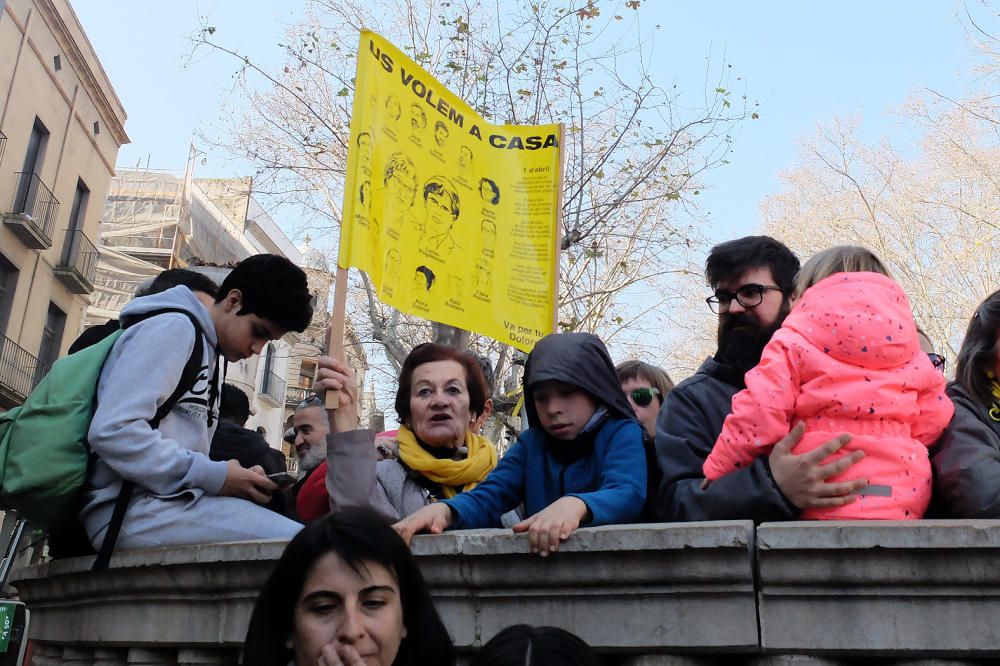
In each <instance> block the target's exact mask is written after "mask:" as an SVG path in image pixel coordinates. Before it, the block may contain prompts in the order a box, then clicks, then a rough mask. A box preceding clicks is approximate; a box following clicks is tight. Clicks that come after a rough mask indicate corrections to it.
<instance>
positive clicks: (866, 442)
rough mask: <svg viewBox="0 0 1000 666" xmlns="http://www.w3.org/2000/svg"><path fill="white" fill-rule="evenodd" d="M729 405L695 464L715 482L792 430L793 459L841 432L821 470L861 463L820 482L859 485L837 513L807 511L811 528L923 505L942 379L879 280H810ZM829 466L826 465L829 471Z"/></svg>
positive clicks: (943, 409)
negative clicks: (798, 431)
mask: <svg viewBox="0 0 1000 666" xmlns="http://www.w3.org/2000/svg"><path fill="white" fill-rule="evenodd" d="M746 385H747V388H746V389H744V390H743V391H740V392H739V393H737V394H736V395H735V396H733V411H732V413H731V414H730V415H729V416H727V417H726V421H725V424H724V425H723V427H722V433H721V434H720V435H719V439H718V440H717V441H716V443H715V447H714V448H713V449H712V453H711V454H710V455H709V456H708V458H707V459H706V460H705V464H704V466H703V467H702V471H703V472H704V474H705V478H706V479H708V480H710V481H711V480H715V479H718V478H719V477H722V476H725V475H726V474H729V473H730V472H733V471H735V470H736V469H738V468H741V467H746V466H747V465H749V464H750V463H751V462H752V461H753V459H754V458H756V457H757V456H762V455H767V454H768V453H770V451H771V447H772V446H773V445H774V443H775V442H777V441H778V440H779V439H781V438H782V437H784V436H785V435H787V434H788V432H789V430H791V428H792V426H793V425H795V424H796V423H797V422H798V421H804V422H805V426H806V432H805V435H804V436H803V438H802V441H800V442H799V443H798V445H797V446H796V447H795V449H794V452H795V453H796V454H801V453H805V452H807V451H811V450H812V449H815V448H816V447H818V446H820V445H821V444H823V443H825V442H827V441H829V440H830V439H832V438H834V437H836V436H837V435H839V434H841V433H845V432H846V433H849V434H850V435H852V439H851V442H850V443H849V444H847V445H846V446H844V447H843V448H842V449H841V450H840V451H838V452H837V453H836V454H834V456H831V458H830V460H829V461H832V460H835V459H837V458H840V457H842V456H843V455H846V454H848V453H850V452H852V451H856V450H859V449H860V450H862V451H864V452H865V457H864V458H862V460H861V461H860V462H858V463H856V464H855V465H854V466H853V467H851V468H850V469H848V470H847V471H846V472H844V473H842V474H840V475H837V476H834V477H832V478H831V479H829V481H831V482H836V481H843V480H848V479H857V478H863V479H867V480H868V484H869V485H868V487H866V488H865V489H863V490H862V491H861V492H860V493H859V495H860V496H859V497H858V499H857V500H855V501H854V502H852V503H850V504H847V505H845V506H842V507H836V508H827V509H809V510H806V511H803V512H802V516H801V517H802V518H803V519H806V520H810V519H822V520H854V519H870V518H878V519H886V520H903V519H916V518H920V517H921V516H922V515H923V514H924V511H926V509H927V504H928V503H929V502H930V497H931V467H930V462H929V460H928V456H927V447H929V446H930V445H931V444H933V443H934V442H935V441H936V440H937V438H938V437H939V436H940V435H941V432H942V431H943V430H944V427H945V426H946V425H947V424H948V422H949V421H950V420H951V416H952V413H953V412H954V406H953V405H952V403H951V400H949V399H948V397H947V396H946V395H945V393H944V387H945V378H944V376H943V375H942V374H941V373H940V372H938V371H937V370H935V369H934V366H933V365H932V364H931V362H930V359H928V358H927V355H926V354H924V353H923V352H921V351H920V344H919V341H918V339H917V330H916V326H915V325H914V323H913V314H912V311H911V309H910V303H909V301H908V300H907V298H906V294H905V293H903V290H902V289H901V288H900V287H899V285H897V284H896V283H895V282H893V281H892V280H891V279H890V278H888V277H886V276H884V275H880V274H878V273H837V274H835V275H831V276H830V277H828V278H826V279H824V280H821V281H819V282H817V283H816V284H815V285H813V286H812V287H811V288H810V289H807V290H806V292H805V294H803V296H802V298H801V299H800V300H799V302H798V303H797V304H796V306H795V307H794V308H793V309H792V311H791V313H790V314H789V315H788V317H787V318H786V319H785V321H784V323H783V324H782V326H781V328H780V329H779V330H778V331H777V332H776V333H775V334H774V336H773V337H772V338H771V341H770V342H769V343H768V344H767V347H765V348H764V353H763V355H762V356H761V360H760V363H759V364H758V365H757V366H756V367H755V368H754V369H752V370H751V371H750V372H748V373H747V374H746ZM829 461H828V462H829Z"/></svg>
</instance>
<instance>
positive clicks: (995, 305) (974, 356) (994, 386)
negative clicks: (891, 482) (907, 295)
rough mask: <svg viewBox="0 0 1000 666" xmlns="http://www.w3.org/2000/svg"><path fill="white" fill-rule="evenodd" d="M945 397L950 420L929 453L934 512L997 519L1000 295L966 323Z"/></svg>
mask: <svg viewBox="0 0 1000 666" xmlns="http://www.w3.org/2000/svg"><path fill="white" fill-rule="evenodd" d="M948 397H950V398H951V400H952V402H953V403H955V416H954V417H953V418H952V420H951V423H949V424H948V427H947V428H945V430H944V433H943V434H942V435H941V438H940V439H939V440H938V442H937V445H936V446H935V448H934V449H932V450H931V464H932V465H933V467H934V501H935V503H936V504H937V505H938V512H940V513H941V515H942V517H945V518H1000V291H996V292H993V293H992V294H991V295H990V296H988V297H987V298H986V300H985V301H983V302H982V304H981V305H980V306H979V307H978V308H977V309H976V312H975V314H974V315H973V316H972V320H971V321H970V322H969V327H968V328H967V329H966V331H965V338H964V339H963V340H962V348H961V349H960V350H959V352H958V361H957V363H956V367H955V381H953V382H952V383H951V384H949V385H948Z"/></svg>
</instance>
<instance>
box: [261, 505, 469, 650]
mask: <svg viewBox="0 0 1000 666" xmlns="http://www.w3.org/2000/svg"><path fill="white" fill-rule="evenodd" d="M328 553H336V554H337V556H338V557H339V558H340V559H341V560H343V562H344V563H345V564H346V565H347V566H349V567H351V569H353V570H354V571H356V572H359V571H362V570H363V569H364V567H365V566H366V565H367V564H369V563H375V564H380V565H382V566H383V567H385V568H386V569H388V570H389V571H390V572H391V573H392V574H393V575H394V576H395V577H396V582H397V583H398V585H399V595H400V602H401V604H402V607H403V625H404V626H405V627H406V637H405V638H404V639H403V641H402V643H401V644H400V646H399V653H398V654H397V655H396V659H395V661H394V662H393V664H394V666H411V665H412V666H415V665H417V664H434V665H435V666H438V665H440V666H450V665H451V664H454V662H455V652H454V648H453V646H452V642H451V638H450V637H449V636H448V631H447V630H446V629H445V627H444V623H443V622H441V618H440V616H439V615H438V613H437V610H436V609H435V608H434V604H433V602H432V601H431V595H430V591H429V590H428V589H427V584H426V583H425V582H424V577H423V576H422V575H421V573H420V569H419V568H418V567H417V563H416V561H415V560H414V559H413V555H411V554H410V549H409V548H408V547H407V545H406V543H405V542H404V541H403V539H402V538H401V537H400V536H399V535H398V534H396V531H395V530H393V529H392V528H391V527H389V524H388V523H386V522H385V521H383V520H382V519H381V518H380V517H379V516H377V515H376V514H374V513H372V512H370V511H363V510H357V509H355V510H348V511H341V512H339V513H334V514H330V515H328V516H325V517H323V518H321V519H319V520H317V521H314V522H312V523H309V524H308V525H306V526H305V527H304V528H303V529H302V531H301V532H299V533H298V534H297V535H296V536H295V538H294V539H292V540H291V541H290V542H289V544H288V546H287V547H286V548H285V552H284V553H282V555H281V559H279V560H278V564H277V565H276V566H275V568H274V571H272V572H271V575H270V577H269V578H268V579H267V582H266V583H265V584H264V588H263V589H262V590H261V592H260V596H258V597H257V603H256V604H255V605H254V609H253V614H252V615H251V617H250V625H249V627H248V628H247V636H246V640H245V641H244V643H243V665H244V666H287V665H288V663H289V662H290V661H291V660H292V658H293V655H294V653H293V651H292V650H291V649H289V648H288V647H286V641H287V640H288V638H289V637H290V636H291V635H292V629H293V620H294V615H295V606H296V604H298V601H299V596H300V595H301V594H302V588H303V587H304V586H305V583H306V578H307V577H308V576H309V573H310V572H311V571H312V568H313V565H314V564H315V563H316V561H317V560H319V559H320V558H321V557H323V556H324V555H326V554H328Z"/></svg>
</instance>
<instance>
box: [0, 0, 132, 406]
mask: <svg viewBox="0 0 1000 666" xmlns="http://www.w3.org/2000/svg"><path fill="white" fill-rule="evenodd" d="M125 118H126V115H125V109H124V107H123V106H122V103H121V101H119V99H118V97H117V96H116V95H115V91H114V88H113V87H112V85H111V82H110V80H109V79H108V76H107V74H106V73H105V72H104V69H103V68H102V67H101V63H100V61H99V59H98V57H97V54H96V53H95V52H94V50H93V47H92V46H91V45H90V42H89V41H88V39H87V36H86V34H85V33H84V31H83V27H82V26H81V25H80V21H79V20H78V19H77V17H76V14H74V12H73V9H72V8H71V7H70V5H69V3H68V2H67V1H66V0H8V1H7V2H6V3H0V210H2V221H3V223H2V225H0V333H2V337H0V409H6V408H9V407H11V406H13V405H16V404H20V403H21V402H23V400H24V398H25V396H26V395H27V394H28V393H29V392H30V391H31V388H32V387H33V386H34V384H35V383H36V382H37V381H38V379H39V378H40V377H41V376H42V375H43V374H44V373H45V372H46V371H47V370H48V368H49V366H50V365H51V364H52V362H53V361H54V360H55V359H56V358H58V357H59V356H60V355H61V354H62V353H63V352H64V351H65V349H66V348H67V347H68V346H69V345H70V343H71V342H72V341H73V340H74V339H75V338H76V335H77V334H78V333H79V332H80V330H81V329H82V326H83V320H84V313H85V311H86V308H87V305H88V304H89V300H90V294H91V292H92V291H93V289H94V279H95V272H96V267H97V260H98V250H97V238H98V229H99V226H100V219H101V211H102V210H103V209H104V200H105V196H106V193H107V191H108V184H109V183H110V181H111V178H112V177H113V176H114V173H115V170H114V165H115V161H116V159H117V156H118V150H119V148H120V147H121V146H122V145H124V144H127V143H128V142H129V139H128V136H127V135H126V134H125Z"/></svg>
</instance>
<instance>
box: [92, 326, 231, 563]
mask: <svg viewBox="0 0 1000 666" xmlns="http://www.w3.org/2000/svg"><path fill="white" fill-rule="evenodd" d="M168 312H177V313H180V314H183V315H186V316H187V318H188V319H189V320H190V321H191V323H192V324H193V325H194V331H195V335H194V349H193V350H191V356H189V357H188V360H187V363H186V364H184V370H183V371H182V372H181V379H180V381H179V382H178V383H177V388H175V389H174V392H173V393H171V394H170V397H168V398H167V399H166V401H165V402H164V403H163V404H162V405H160V407H159V409H157V410H156V414H155V415H154V416H153V418H152V419H150V420H149V427H151V428H152V429H153V430H156V429H157V428H159V427H160V421H162V420H163V419H164V418H165V417H166V416H167V414H169V413H170V410H172V409H173V408H174V406H176V405H177V402H178V401H179V400H180V399H181V398H182V397H184V394H185V393H187V392H188V391H190V390H191V389H192V388H194V385H195V384H196V383H197V382H198V375H199V373H200V372H201V359H202V356H204V353H205V343H204V341H203V338H204V333H203V332H202V330H201V325H199V324H198V320H197V319H195V318H194V315H192V314H191V313H190V312H188V311H187V310H181V309H179V308H164V309H162V310H153V311H152V312H147V313H146V314H145V315H143V316H142V317H141V318H139V319H136V320H133V321H130V322H129V326H131V325H133V324H135V323H137V322H139V321H142V320H144V319H149V318H150V317H155V316H156V315H159V314H165V313H168ZM216 372H218V362H216ZM216 372H213V373H212V377H211V382H212V388H211V391H210V396H209V402H208V420H209V422H210V423H211V421H212V404H213V400H214V394H215V393H216V392H217V391H218V389H217V388H216V387H215V384H216ZM134 491H135V482H134V481H128V480H125V479H123V480H122V487H121V490H120V491H119V493H118V499H117V500H115V509H114V511H113V512H112V514H111V522H110V523H108V529H107V531H106V532H105V533H104V541H102V542H101V549H100V550H99V551H98V553H97V559H95V560H94V566H93V567H91V571H102V570H104V569H107V568H108V565H109V564H110V563H111V555H112V553H114V550H115V544H116V543H117V542H118V534H119V533H120V532H121V529H122V523H124V522H125V511H126V510H128V505H129V502H130V501H131V500H132V493H133V492H134Z"/></svg>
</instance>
